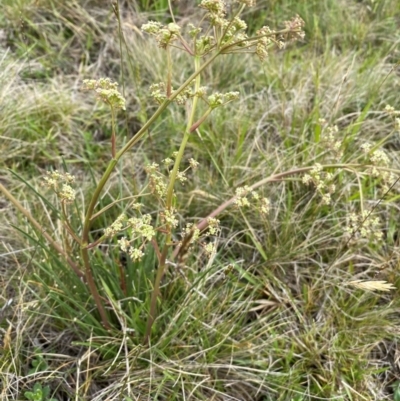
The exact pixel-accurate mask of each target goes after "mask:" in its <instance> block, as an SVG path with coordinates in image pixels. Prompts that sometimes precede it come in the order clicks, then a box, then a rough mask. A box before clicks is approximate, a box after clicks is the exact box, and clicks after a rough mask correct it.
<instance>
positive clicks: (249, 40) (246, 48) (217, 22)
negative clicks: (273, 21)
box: [142, 0, 304, 61]
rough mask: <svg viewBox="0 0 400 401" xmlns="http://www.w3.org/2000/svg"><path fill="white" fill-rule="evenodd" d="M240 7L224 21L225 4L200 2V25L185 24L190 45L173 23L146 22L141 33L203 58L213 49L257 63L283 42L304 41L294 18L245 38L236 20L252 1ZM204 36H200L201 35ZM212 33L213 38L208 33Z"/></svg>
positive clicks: (242, 0) (218, 0) (243, 26)
mask: <svg viewBox="0 0 400 401" xmlns="http://www.w3.org/2000/svg"><path fill="white" fill-rule="evenodd" d="M239 3H241V4H240V6H239V7H240V8H239V10H238V11H237V12H236V13H235V14H234V15H235V16H234V17H233V18H232V19H229V18H227V9H226V4H225V2H224V1H223V0H202V1H201V3H200V5H199V7H200V8H202V9H204V10H205V12H206V13H205V16H204V18H203V19H202V21H201V23H200V25H201V26H197V27H196V26H195V25H193V24H189V25H188V26H187V31H188V32H187V33H188V36H189V38H190V39H191V42H192V43H189V41H187V40H186V39H185V38H184V36H183V35H182V33H181V32H182V28H181V27H180V26H179V25H177V24H176V23H170V24H168V25H162V24H161V23H159V22H155V21H149V22H148V23H147V24H144V25H142V31H143V32H146V33H148V34H150V35H152V36H154V37H155V39H156V41H157V43H158V45H159V46H160V47H161V48H163V49H167V48H168V47H169V46H171V47H176V48H179V49H182V50H184V51H186V52H188V53H189V54H191V55H197V56H204V55H206V54H209V53H211V52H213V51H214V50H217V51H219V52H220V53H223V54H226V53H238V52H242V53H243V52H245V53H255V54H257V55H258V57H259V58H260V60H261V61H263V60H265V59H266V58H267V57H268V54H269V51H270V49H271V48H273V47H278V48H280V49H281V48H283V47H284V46H285V43H286V42H292V41H295V40H299V39H303V38H304V31H303V27H304V21H303V20H302V19H301V18H300V17H299V16H298V15H296V16H295V17H293V18H292V19H291V20H289V21H285V22H284V25H285V28H284V29H282V30H281V31H275V30H272V29H270V27H268V26H264V27H262V28H261V29H259V30H258V31H257V32H256V35H255V36H252V37H249V36H248V35H247V33H246V29H247V24H246V22H245V21H243V20H242V19H241V18H240V14H241V12H242V11H243V9H244V7H246V6H249V7H252V6H254V5H255V3H256V2H255V0H239ZM203 20H207V21H208V23H209V27H208V28H207V27H205V26H204V23H203ZM203 31H204V32H205V34H203V35H202V32H203ZM210 32H213V35H210V34H209V33H210Z"/></svg>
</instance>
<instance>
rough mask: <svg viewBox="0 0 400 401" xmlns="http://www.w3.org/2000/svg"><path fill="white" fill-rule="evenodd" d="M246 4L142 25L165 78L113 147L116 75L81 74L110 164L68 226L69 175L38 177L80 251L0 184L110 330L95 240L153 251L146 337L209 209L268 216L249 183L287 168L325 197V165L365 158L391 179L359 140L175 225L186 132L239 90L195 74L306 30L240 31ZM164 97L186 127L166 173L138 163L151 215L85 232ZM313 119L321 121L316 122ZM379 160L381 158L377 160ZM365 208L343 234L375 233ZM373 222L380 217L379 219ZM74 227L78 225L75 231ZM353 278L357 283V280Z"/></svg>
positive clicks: (213, 2)
mask: <svg viewBox="0 0 400 401" xmlns="http://www.w3.org/2000/svg"><path fill="white" fill-rule="evenodd" d="M254 3H255V0H239V1H237V2H236V3H233V4H232V7H231V9H232V10H233V13H232V15H231V16H230V17H228V15H227V6H226V4H225V3H224V2H223V1H222V0H203V1H202V2H201V4H200V8H202V9H203V10H204V16H203V18H202V19H201V20H200V22H199V23H198V25H197V26H196V25H193V24H188V25H187V26H185V27H181V26H179V25H178V24H176V23H175V22H172V23H170V24H168V25H162V24H161V23H159V22H153V21H151V22H148V23H147V24H144V25H143V26H142V31H143V32H145V33H147V34H148V35H150V36H151V37H153V38H154V39H155V40H156V42H157V44H158V46H159V47H160V48H161V49H162V51H164V52H165V57H166V59H167V73H166V77H165V81H163V82H160V83H154V84H153V85H152V86H151V87H150V92H151V97H152V98H153V100H154V101H155V102H156V103H157V104H158V108H157V110H156V111H155V112H154V114H153V115H152V116H151V117H150V118H149V119H148V121H147V122H146V123H145V124H144V125H143V126H142V127H141V129H140V130H139V131H138V132H137V133H136V134H135V135H134V136H133V137H132V138H131V139H130V140H129V141H128V142H127V143H126V144H125V145H124V146H122V147H120V148H119V146H118V145H119V143H118V133H117V132H116V118H117V114H118V111H119V110H125V108H126V107H129V105H126V104H125V99H124V97H123V96H122V95H121V93H120V92H119V91H118V85H117V83H115V82H113V81H112V80H111V79H109V78H102V79H98V80H85V81H84V82H83V89H85V90H87V91H92V92H94V93H95V95H96V97H97V99H98V100H100V101H102V102H104V103H105V104H106V105H108V106H109V108H110V111H111V122H112V133H111V155H110V156H111V157H110V161H109V164H108V166H107V168H106V170H105V171H104V173H103V175H102V177H101V179H100V180H99V181H98V183H97V186H96V188H95V189H94V191H93V193H92V194H91V197H90V199H89V202H88V206H87V207H86V211H85V215H84V218H83V221H82V222H81V223H80V225H76V224H75V225H74V224H73V223H72V222H71V221H70V219H69V207H70V205H71V204H72V203H74V202H76V199H75V190H74V189H73V186H74V177H73V176H71V175H70V174H68V173H60V172H58V171H52V172H49V173H48V174H47V175H46V176H45V177H44V180H43V184H44V185H45V186H46V187H47V188H49V189H51V190H52V191H53V192H54V193H55V194H56V195H57V197H58V199H59V204H60V208H61V216H62V222H63V226H64V228H65V231H66V232H67V233H68V234H69V235H70V237H71V238H72V240H73V241H75V242H76V243H77V244H78V245H79V249H80V255H79V256H78V255H77V256H76V257H75V258H74V257H73V255H72V254H71V253H70V252H69V251H68V249H65V247H63V245H61V244H60V243H59V242H57V241H56V240H55V239H54V238H53V237H52V236H51V235H50V234H48V233H47V232H46V231H45V230H42V227H41V225H40V224H39V223H38V222H37V220H36V219H34V217H33V216H32V215H31V214H30V213H29V212H28V211H27V210H26V209H25V208H24V207H23V206H22V205H21V204H20V203H19V202H18V200H17V199H15V198H14V197H13V195H12V194H10V193H9V192H8V191H7V189H6V188H4V186H2V185H1V184H0V189H1V190H2V192H3V194H4V195H5V196H6V197H7V198H8V199H9V200H10V201H11V202H12V203H13V204H14V205H15V206H16V208H17V209H18V210H19V211H20V212H21V213H23V215H24V216H25V217H26V218H27V219H28V220H29V221H30V223H31V224H32V225H33V227H34V228H35V229H36V230H38V231H39V232H40V233H41V235H43V236H44V238H45V240H46V241H47V242H48V243H49V245H50V246H51V247H52V248H53V249H54V250H55V251H56V252H58V253H59V254H61V255H63V257H64V259H65V262H66V263H67V264H68V265H69V266H70V267H71V269H72V270H73V271H74V273H75V274H77V275H78V276H79V278H80V279H81V280H82V281H83V282H84V283H85V285H87V287H88V289H89V291H90V293H91V295H92V297H93V299H94V302H95V305H96V308H97V310H98V313H99V315H100V319H101V322H102V324H103V326H104V327H105V328H106V329H110V328H111V325H112V324H111V319H110V315H109V314H110V312H109V309H110V308H107V307H106V306H105V305H104V288H103V287H102V285H101V283H100V282H99V281H98V280H96V278H95V277H96V275H95V274H94V270H95V264H94V262H93V260H92V259H93V258H92V257H91V251H92V250H94V249H95V248H96V247H97V246H98V245H100V244H102V243H107V242H111V241H112V240H113V239H117V243H118V246H119V248H120V249H121V251H123V252H126V253H127V254H128V255H129V257H130V258H131V260H132V261H140V260H141V259H142V258H143V256H144V254H145V253H148V252H153V253H154V255H155V257H156V260H157V264H158V266H157V269H156V273H155V278H154V282H153V287H152V294H151V299H150V305H149V309H148V315H147V324H146V330H145V333H144V343H146V344H147V343H148V341H149V340H150V335H151V332H152V327H153V324H154V321H155V319H156V317H157V302H158V299H159V296H160V287H161V283H162V279H163V277H164V275H165V273H166V269H167V267H168V266H171V265H174V264H173V263H172V262H173V260H177V258H179V255H182V253H183V252H187V250H188V249H190V247H191V246H192V245H193V244H195V243H196V242H198V243H200V244H202V243H201V238H203V237H204V236H215V235H216V234H217V233H218V232H219V221H218V219H217V217H218V215H219V214H220V213H221V212H223V211H224V210H225V209H226V208H227V207H228V206H230V205H234V206H235V207H236V208H241V209H242V208H246V207H249V206H252V205H257V207H258V209H259V211H260V213H261V214H263V215H267V214H268V212H269V209H270V207H271V204H270V201H269V200H268V199H267V198H262V197H261V196H259V195H258V193H257V192H256V191H255V190H256V189H257V188H258V187H260V186H262V185H265V184H267V183H270V182H276V181H279V180H283V179H285V178H286V177H288V176H294V175H298V176H302V180H303V182H304V184H305V185H309V186H313V187H314V188H315V190H316V192H317V194H319V195H318V196H320V197H321V202H322V203H323V204H329V203H330V199H331V195H332V194H333V193H334V191H335V185H334V183H333V180H334V173H333V171H335V169H338V168H341V169H346V168H347V169H348V170H354V169H356V168H357V167H358V166H364V167H365V164H369V165H370V166H369V167H368V168H370V169H371V173H372V174H375V176H376V177H378V176H379V177H380V179H382V180H383V181H384V182H385V183H386V184H388V185H391V182H392V181H393V177H392V175H391V174H390V173H389V171H390V170H389V168H388V166H387V161H386V160H383V159H382V157H380V156H379V154H378V152H379V151H378V150H377V147H376V146H373V145H371V146H370V147H365V148H364V151H365V152H364V153H365V155H364V156H363V157H364V158H367V159H368V160H367V161H365V160H363V161H362V162H360V163H359V164H353V165H351V166H349V165H346V164H338V163H336V164H327V165H320V164H317V165H314V166H310V167H303V168H298V169H295V170H291V171H287V172H284V173H280V174H274V175H272V176H270V177H268V178H265V179H263V180H262V181H260V182H258V183H256V184H253V185H250V186H245V187H243V188H237V189H236V194H235V195H234V196H233V197H232V198H231V199H229V200H227V201H226V202H225V203H223V204H222V205H220V206H219V207H218V208H217V209H215V210H214V211H213V212H212V213H210V215H209V216H207V217H205V218H204V219H203V220H200V222H199V223H198V224H196V225H190V224H189V225H186V226H185V225H183V226H184V228H183V229H181V230H180V232H178V233H176V231H177V230H178V227H180V226H182V222H180V221H179V218H178V213H177V208H178V207H179V200H178V199H176V196H175V192H174V188H175V186H176V184H177V182H184V181H185V180H186V179H187V178H186V173H187V171H188V170H189V169H192V170H195V169H196V168H197V166H198V163H197V161H196V160H194V159H190V160H189V161H188V162H187V163H186V162H185V161H184V154H185V148H186V146H187V143H188V141H189V140H190V137H191V135H192V133H193V132H195V131H196V130H198V129H199V128H200V126H201V124H202V123H203V122H204V121H205V120H206V119H207V118H210V115H212V112H213V110H214V109H216V108H218V107H223V106H224V105H226V104H228V103H230V102H233V101H235V100H236V99H237V98H238V97H239V93H238V92H228V93H212V94H207V89H206V88H205V86H202V75H203V74H202V73H203V72H204V71H205V69H206V68H208V67H209V66H211V65H212V64H213V62H214V61H215V60H216V59H217V58H218V57H223V56H224V55H226V54H243V53H253V54H255V56H256V57H258V58H259V59H260V61H261V62H266V61H268V55H269V53H270V52H271V51H272V50H274V48H275V49H283V48H284V47H285V46H287V44H289V43H290V42H293V41H296V40H301V39H303V38H304V32H303V26H304V21H303V20H302V19H301V18H300V17H299V16H295V17H293V18H292V19H291V20H289V21H286V22H284V27H283V29H280V30H273V29H271V28H269V27H268V26H264V27H262V28H261V29H259V30H258V31H257V32H256V33H255V35H253V36H248V35H247V34H246V29H247V25H246V23H245V22H244V21H243V20H242V19H241V14H242V13H243V10H244V9H245V7H251V6H254ZM172 48H175V49H179V50H181V51H183V52H185V53H187V54H188V55H190V56H191V57H192V58H193V73H192V74H191V75H190V76H189V77H188V78H187V80H186V81H185V82H183V83H182V84H181V85H180V86H179V87H178V88H177V89H175V88H174V87H173V86H172V81H173V71H174V68H173V62H174V60H173V55H172V53H171V50H172ZM200 102H203V103H204V104H205V105H206V107H205V110H206V111H205V112H204V113H202V114H200V109H202V108H200V107H198V105H199V103H200ZM172 103H176V104H178V105H185V106H186V109H187V110H188V113H187V121H186V128H185V131H184V133H183V135H182V138H181V143H180V147H179V150H178V151H177V152H175V153H174V154H172V155H170V156H171V157H170V158H167V159H165V160H163V161H162V164H163V165H164V167H165V168H166V170H167V171H168V174H167V175H166V176H165V175H164V174H162V171H163V170H162V169H161V167H160V165H159V164H157V163H152V164H149V165H148V166H147V167H146V169H145V170H146V172H147V175H148V182H149V189H150V190H151V194H152V195H153V196H154V197H156V199H157V201H158V203H159V210H160V211H159V215H158V216H157V218H154V216H151V215H150V214H142V213H141V211H140V210H141V204H136V203H135V204H130V205H129V210H128V212H127V213H126V214H121V215H120V216H119V217H118V218H117V219H116V220H115V221H114V222H113V223H112V224H111V225H110V226H109V227H106V228H104V229H103V231H102V235H101V236H100V238H97V239H95V240H93V239H92V235H91V229H92V224H93V221H94V220H95V219H97V218H98V217H99V216H101V215H102V214H103V213H106V212H107V211H109V210H110V208H111V207H112V206H113V205H108V206H107V207H105V208H103V209H101V210H98V207H99V204H100V202H99V200H100V196H101V194H102V193H103V191H104V188H105V186H106V184H107V182H109V179H110V176H111V174H112V172H113V171H114V170H115V168H116V166H117V164H118V162H119V161H120V159H121V158H122V157H123V156H124V155H125V154H126V153H127V152H128V151H129V150H131V149H132V148H133V147H134V146H135V145H137V144H138V143H139V141H141V140H142V139H143V138H144V137H145V135H146V133H147V132H148V129H149V127H150V126H151V125H152V124H153V123H154V122H155V121H156V120H157V119H158V118H159V116H160V115H161V114H162V113H163V112H164V111H165V110H166V109H167V108H168V107H169V106H170V105H171V104H172ZM202 110H203V109H202ZM393 113H394V111H393V112H392V114H393ZM318 124H320V125H321V127H322V126H323V125H324V122H320V123H318ZM337 131H338V130H337V128H336V127H325V128H324V129H323V132H325V141H326V144H325V145H324V147H325V149H326V146H328V147H331V149H332V152H331V153H330V154H333V153H335V152H336V153H335V154H336V155H337V156H338V157H340V153H341V147H342V142H341V140H340V135H338V132H337ZM177 135H178V134H177ZM179 135H180V134H179ZM381 156H382V155H381ZM378 159H379V160H378ZM382 163H383V164H384V165H383V166H382ZM385 163H386V165H385ZM184 164H186V165H187V168H182V165H184ZM128 214H130V216H128ZM368 216H369V215H368V213H366V212H365V211H364V210H361V212H360V214H357V213H355V215H354V217H353V218H351V219H350V220H349V226H348V233H350V235H351V237H352V238H354V237H355V236H356V235H358V236H360V237H368V236H369V235H374V233H376V230H375V227H372V226H371V224H370V225H369V227H370V228H369V229H366V228H365V227H366V225H365V224H364V223H365V221H366V217H368ZM374 221H375V220H374ZM374 224H375V225H376V224H378V223H377V221H375V223H374ZM76 227H79V228H78V229H77V228H76ZM362 227H363V228H362ZM175 234H177V235H178V237H180V238H181V241H180V242H179V243H176V241H174V238H176V236H175ZM202 245H203V249H204V252H205V253H206V254H208V255H210V256H212V255H213V254H215V252H216V249H215V245H214V243H212V242H210V241H208V243H207V244H206V243H203V244H202ZM357 284H358V285H359V286H360V285H361V284H360V283H357Z"/></svg>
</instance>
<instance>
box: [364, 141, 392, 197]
mask: <svg viewBox="0 0 400 401" xmlns="http://www.w3.org/2000/svg"><path fill="white" fill-rule="evenodd" d="M361 149H362V150H363V152H364V154H365V155H366V157H367V160H368V163H370V164H371V165H372V166H371V167H370V168H369V170H368V172H369V174H371V176H372V177H375V178H381V179H382V184H383V185H382V188H381V190H382V191H383V192H386V191H387V190H388V189H389V188H390V186H391V185H393V183H394V182H395V181H396V176H395V175H394V174H393V173H392V172H390V171H387V170H384V169H380V168H379V167H384V168H388V167H389V165H390V160H389V157H388V155H387V154H386V153H385V151H384V150H382V149H376V150H373V149H372V145H371V144H370V143H364V144H362V145H361Z"/></svg>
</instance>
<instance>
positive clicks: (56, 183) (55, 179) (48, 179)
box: [42, 170, 75, 203]
mask: <svg viewBox="0 0 400 401" xmlns="http://www.w3.org/2000/svg"><path fill="white" fill-rule="evenodd" d="M74 181H75V177H74V176H73V175H71V174H69V173H60V172H59V171H58V170H55V171H48V172H47V175H46V176H45V177H44V178H43V182H42V185H43V186H45V187H47V188H50V189H52V190H53V191H54V193H55V194H56V195H57V197H58V198H59V199H60V201H61V202H63V203H72V202H73V201H74V200H75V190H74V189H73V188H72V186H71V184H72V183H73V182H74Z"/></svg>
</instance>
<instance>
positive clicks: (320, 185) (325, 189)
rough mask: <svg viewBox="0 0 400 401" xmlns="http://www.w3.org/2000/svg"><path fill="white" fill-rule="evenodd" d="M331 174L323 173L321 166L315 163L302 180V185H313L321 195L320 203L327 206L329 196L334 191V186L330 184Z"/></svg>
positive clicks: (329, 199)
mask: <svg viewBox="0 0 400 401" xmlns="http://www.w3.org/2000/svg"><path fill="white" fill-rule="evenodd" d="M332 180H333V174H332V173H329V172H325V171H323V167H322V165H321V164H319V163H316V164H315V166H314V167H313V168H312V169H311V170H310V171H309V174H304V176H303V178H302V182H303V184H306V185H313V186H314V187H315V189H316V190H317V192H318V193H319V194H320V195H321V198H322V203H323V204H324V205H329V204H330V203H331V194H333V193H334V192H335V190H336V186H335V184H334V183H333V182H332Z"/></svg>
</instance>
